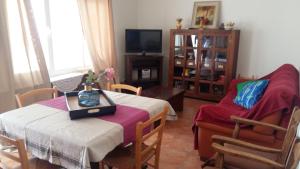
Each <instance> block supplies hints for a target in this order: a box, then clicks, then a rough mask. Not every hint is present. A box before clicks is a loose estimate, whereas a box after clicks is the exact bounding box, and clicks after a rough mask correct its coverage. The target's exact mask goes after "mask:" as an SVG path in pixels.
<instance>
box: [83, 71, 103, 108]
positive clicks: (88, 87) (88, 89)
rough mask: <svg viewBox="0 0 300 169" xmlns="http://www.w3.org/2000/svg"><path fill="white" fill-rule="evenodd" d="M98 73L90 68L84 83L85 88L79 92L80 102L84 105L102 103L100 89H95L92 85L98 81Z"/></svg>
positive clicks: (89, 105)
mask: <svg viewBox="0 0 300 169" xmlns="http://www.w3.org/2000/svg"><path fill="white" fill-rule="evenodd" d="M97 80H98V78H97V76H96V74H95V73H94V72H93V71H91V70H89V71H88V76H87V78H86V81H85V83H84V84H83V85H84V90H81V91H80V92H79V93H78V104H79V105H80V106H82V107H93V106H97V105H99V104H100V97H99V92H98V90H95V89H93V87H92V85H93V84H94V83H95V82H97Z"/></svg>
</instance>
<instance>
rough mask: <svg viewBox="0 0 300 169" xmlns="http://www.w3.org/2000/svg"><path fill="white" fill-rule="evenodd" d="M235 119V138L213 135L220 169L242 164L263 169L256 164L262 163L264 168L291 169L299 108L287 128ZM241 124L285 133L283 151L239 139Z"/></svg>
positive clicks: (299, 118)
mask: <svg viewBox="0 0 300 169" xmlns="http://www.w3.org/2000/svg"><path fill="white" fill-rule="evenodd" d="M232 119H233V120H234V121H235V122H236V126H235V130H234V133H233V137H234V138H230V137H225V136H218V135H214V136H213V137H212V140H213V144H212V147H213V148H214V149H215V150H216V152H217V153H216V154H215V157H214V159H215V166H216V167H217V168H219V169H222V168H224V166H228V165H229V166H237V165H238V166H239V165H242V166H243V167H245V166H249V167H250V168H263V167H262V166H255V164H258V165H260V164H262V165H264V168H284V169H285V168H288V160H287V159H288V156H289V154H290V152H291V151H292V147H293V145H294V143H295V140H296V134H297V127H298V125H299V122H300V109H299V108H298V107H295V108H294V111H293V113H292V116H291V119H290V123H289V126H288V128H287V129H285V128H282V127H280V126H276V125H272V124H267V123H263V122H258V121H254V120H248V119H243V118H239V117H235V116H232ZM240 124H245V125H260V126H265V127H270V128H273V129H274V130H278V131H283V132H286V135H285V138H284V142H283V145H282V148H281V149H275V148H269V147H264V146H260V145H256V144H252V143H248V142H245V141H241V140H238V139H236V138H237V137H238V135H239V131H240ZM245 150H246V151H245ZM268 154H269V155H270V156H273V159H272V158H268V157H267V156H269V155H268ZM270 156H269V157H270ZM242 159H243V160H242ZM254 163H255V164H254ZM239 167H240V166H239Z"/></svg>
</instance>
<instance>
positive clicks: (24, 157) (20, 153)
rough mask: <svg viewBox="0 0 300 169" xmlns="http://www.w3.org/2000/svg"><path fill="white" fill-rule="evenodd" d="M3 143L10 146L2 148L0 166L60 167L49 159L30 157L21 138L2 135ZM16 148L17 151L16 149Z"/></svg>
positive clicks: (27, 168) (22, 168)
mask: <svg viewBox="0 0 300 169" xmlns="http://www.w3.org/2000/svg"><path fill="white" fill-rule="evenodd" d="M0 141H1V143H4V144H5V146H8V147H9V148H7V149H6V148H4V147H5V146H4V147H2V148H1V149H0V168H3V169H17V168H18V169H58V168H59V167H58V166H56V165H51V164H50V163H48V162H47V161H43V160H38V159H37V158H31V159H29V158H28V154H27V152H26V150H25V145H24V142H23V140H21V139H17V140H14V139H11V138H8V137H6V136H3V135H0ZM15 150H16V151H15Z"/></svg>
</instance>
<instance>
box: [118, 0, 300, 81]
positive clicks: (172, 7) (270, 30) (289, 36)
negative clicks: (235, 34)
mask: <svg viewBox="0 0 300 169" xmlns="http://www.w3.org/2000/svg"><path fill="white" fill-rule="evenodd" d="M113 1H115V0H113ZM116 1H122V0H116ZM123 1H124V0H123ZM128 1H132V3H134V2H133V1H134V0H126V2H128ZM136 3H137V5H136V6H135V8H133V7H132V6H131V8H130V10H136V19H137V20H136V25H137V28H155V29H163V34H164V37H163V52H164V54H165V56H166V57H165V63H164V69H165V71H164V73H165V75H164V76H165V77H166V76H167V71H166V70H167V67H168V62H167V61H168V58H167V57H168V46H169V30H170V29H172V28H175V20H176V18H178V17H181V18H183V19H184V20H183V24H184V27H185V28H188V27H189V26H190V24H191V18H192V11H193V5H194V0H137V1H136ZM299 7H300V0H223V1H221V12H220V22H224V21H234V22H236V24H237V28H238V29H240V30H241V37H240V49H239V58H238V70H237V71H238V73H241V74H242V75H245V76H251V75H255V76H257V77H259V76H261V75H264V74H266V73H269V72H270V71H272V70H274V69H276V68H277V67H278V66H280V65H281V64H283V63H292V64H294V65H295V66H296V67H297V68H298V67H299V66H300V50H299V48H300V19H299V17H300V10H299ZM131 13H134V12H132V11H131ZM123 22H126V20H125V21H123ZM130 22H133V21H130ZM115 23H116V22H115ZM115 26H116V25H115ZM123 32H124V30H123ZM123 34H124V33H123ZM122 41H124V40H123V39H122ZM122 48H124V46H122ZM123 51H124V50H123ZM123 64H124V63H123ZM165 79H166V78H165Z"/></svg>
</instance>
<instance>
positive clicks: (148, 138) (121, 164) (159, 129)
mask: <svg viewBox="0 0 300 169" xmlns="http://www.w3.org/2000/svg"><path fill="white" fill-rule="evenodd" d="M167 112H168V107H167V106H166V107H165V108H164V110H163V111H162V112H161V113H159V114H157V115H156V116H154V117H152V118H151V119H149V120H148V121H146V122H139V123H138V124H137V126H136V143H135V144H134V146H132V145H131V146H128V147H125V148H124V147H121V146H119V147H117V148H116V149H115V150H113V151H112V152H110V153H109V154H108V155H107V156H106V157H105V158H104V160H103V162H102V166H103V167H104V165H103V164H106V165H107V166H109V167H110V168H112V167H116V168H118V169H133V168H134V169H141V168H142V166H144V165H145V164H147V165H149V166H152V167H153V168H155V169H158V168H159V156H160V148H161V141H162V135H163V129H164V126H165V123H166V116H167ZM157 122H159V124H158V125H156V127H155V128H154V129H153V130H152V131H150V132H149V133H147V134H145V135H143V133H144V131H145V130H146V129H147V128H148V129H149V127H151V126H154V124H157ZM146 142H147V143H146ZM148 142H151V143H150V144H149V143H148ZM152 157H155V158H154V164H150V163H148V161H149V160H150V159H152Z"/></svg>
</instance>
